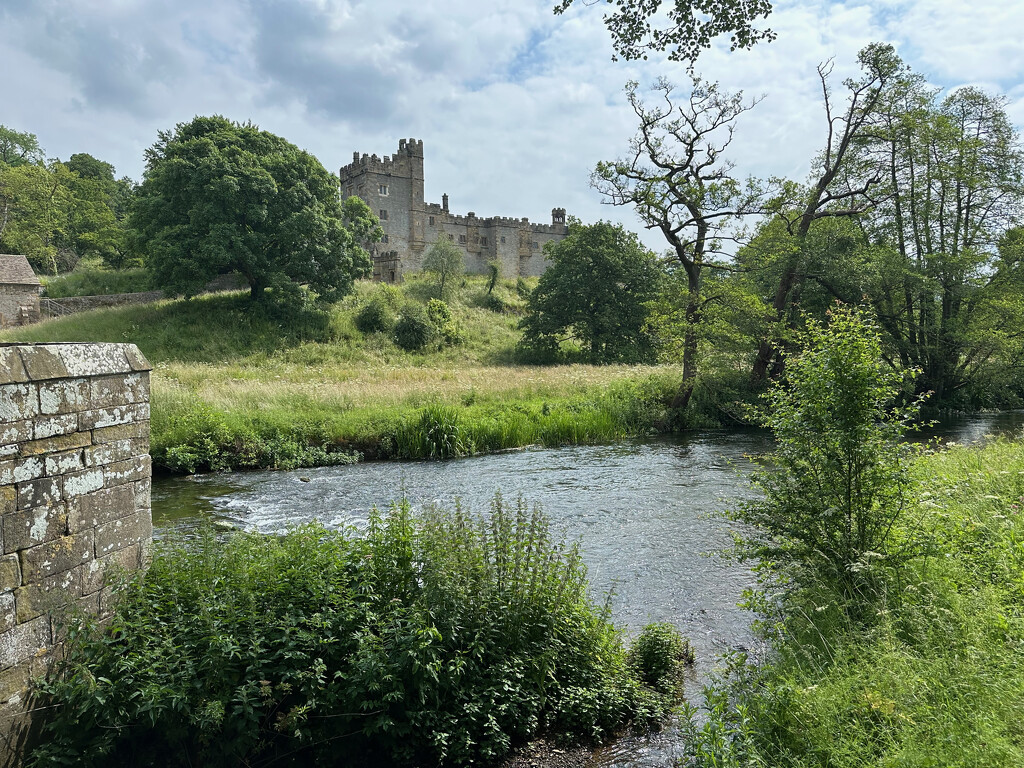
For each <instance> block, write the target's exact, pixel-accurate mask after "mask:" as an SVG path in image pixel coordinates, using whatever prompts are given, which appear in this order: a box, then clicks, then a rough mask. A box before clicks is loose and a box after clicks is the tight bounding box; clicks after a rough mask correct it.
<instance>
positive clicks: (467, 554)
mask: <svg viewBox="0 0 1024 768" xmlns="http://www.w3.org/2000/svg"><path fill="white" fill-rule="evenodd" d="M83 621H84V620H83ZM619 638H620V636H619V634H618V633H617V632H616V631H615V629H614V628H613V627H612V626H611V625H610V624H609V623H608V621H607V620H606V618H605V616H604V615H603V614H602V613H601V612H599V611H598V610H596V609H595V608H594V607H593V605H592V604H591V602H590V600H589V597H588V594H587V583H586V578H585V568H584V566H583V564H582V563H581V561H580V558H579V554H578V552H577V550H576V549H575V548H574V547H566V546H564V545H563V544H561V543H558V542H555V541H553V540H552V539H551V537H550V534H549V528H548V522H547V520H546V518H545V517H544V515H543V513H542V512H541V511H540V510H539V509H538V508H534V510H533V511H532V512H531V511H530V510H528V509H527V507H526V505H525V504H524V503H523V502H522V501H520V502H519V504H518V505H516V504H511V505H510V504H506V503H505V502H504V501H503V500H502V499H501V498H500V496H499V497H496V498H495V500H494V501H493V503H492V505H491V510H490V515H489V516H488V517H487V518H477V517H473V516H471V515H469V514H468V513H466V512H464V511H463V510H461V509H459V508H456V509H455V511H454V512H446V511H444V510H440V509H428V510H426V511H425V512H423V513H422V514H420V515H415V514H413V513H412V512H411V510H410V507H409V505H408V504H407V503H401V504H397V505H394V506H393V507H392V508H391V510H390V511H389V512H388V513H386V514H380V513H378V512H376V511H374V512H373V513H372V514H371V517H370V522H369V526H368V528H367V530H366V534H365V536H364V537H362V538H357V537H355V536H354V535H352V534H351V533H350V532H336V531H329V530H326V529H324V528H323V527H321V526H319V525H316V524H313V525H307V526H303V527H301V528H296V529H293V530H292V531H290V532H288V533H286V534H284V535H281V536H264V535H260V534H246V533H236V534H233V535H231V536H230V537H229V538H227V539H226V540H224V541H221V540H218V539H217V538H216V537H214V536H213V535H212V534H210V533H206V534H204V535H202V536H201V537H200V538H198V539H197V540H192V541H188V542H185V541H178V542H167V541H164V542H161V543H160V544H158V545H157V551H156V554H155V557H154V559H153V564H152V566H151V568H150V570H149V572H148V573H145V574H135V575H132V576H131V577H130V579H129V580H128V581H127V583H126V584H125V585H124V586H123V587H122V590H121V599H120V602H119V604H118V606H117V609H116V613H115V616H114V617H113V619H112V620H111V623H110V626H109V630H108V631H103V630H102V629H100V628H99V627H97V626H96V625H95V624H94V623H93V624H90V623H88V622H84V623H80V624H75V625H73V626H72V627H71V628H70V630H69V633H68V643H67V649H68V656H67V659H66V660H65V662H64V663H63V664H62V666H61V668H60V674H59V675H57V676H55V677H53V678H52V679H50V680H49V681H48V682H45V683H43V685H42V691H43V692H44V693H45V694H46V695H48V696H49V697H50V702H49V705H51V706H53V710H52V712H53V713H54V714H53V716H52V718H51V719H50V720H49V721H48V722H47V723H46V725H45V733H44V735H43V740H42V742H41V744H40V746H39V747H38V748H37V750H36V751H35V753H34V754H33V756H32V758H31V760H30V764H31V765H34V766H44V765H68V764H74V765H79V766H82V767H83V768H89V766H99V765H138V766H154V765H160V766H170V767H171V768H177V767H178V766H182V767H183V766H191V765H204V766H208V767H209V768H218V767H219V766H225V767H226V766H238V765H271V764H274V765H285V764H287V765H381V764H383V765H389V766H404V765H436V764H440V763H444V764H447V765H466V764H471V763H472V764H476V763H479V762H485V761H487V762H493V761H495V760H497V759H500V758H501V757H502V756H504V755H505V754H506V753H507V752H508V751H509V749H510V748H511V747H512V746H513V745H514V744H515V743H518V742H521V741H522V740H525V739H527V738H530V737H531V736H533V735H535V734H537V733H538V732H540V731H542V730H551V729H558V730H561V731H563V732H567V733H569V734H571V735H579V736H590V735H598V736H606V735H608V734H609V733H610V732H612V731H613V730H615V729H619V728H622V727H623V726H624V725H625V724H627V723H628V722H629V721H631V720H632V721H634V722H637V723H638V724H639V725H643V726H647V725H651V724H654V723H655V722H656V721H657V719H658V718H660V717H663V716H664V715H665V714H666V713H667V711H668V707H669V705H670V704H671V701H670V699H669V698H668V697H665V696H660V695H658V694H656V693H654V692H651V691H649V690H647V689H645V688H644V687H643V686H642V685H641V684H640V682H639V680H638V679H637V678H636V676H635V674H634V673H633V672H632V670H631V668H630V666H629V665H628V664H627V662H626V658H625V652H624V649H623V648H622V645H621V641H620V639H619Z"/></svg>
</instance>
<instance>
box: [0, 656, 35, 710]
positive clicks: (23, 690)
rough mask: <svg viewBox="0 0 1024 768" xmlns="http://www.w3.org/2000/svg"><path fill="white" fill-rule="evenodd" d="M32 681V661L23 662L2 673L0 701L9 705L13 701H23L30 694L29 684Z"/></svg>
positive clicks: (0, 678)
mask: <svg viewBox="0 0 1024 768" xmlns="http://www.w3.org/2000/svg"><path fill="white" fill-rule="evenodd" d="M31 679H32V662H31V661H23V662H21V663H20V664H15V665H14V666H13V667H10V668H8V669H5V670H4V671H3V672H0V701H2V702H4V703H8V702H10V701H11V699H15V700H16V701H21V700H23V699H24V698H25V696H26V694H27V693H28V684H29V680H31Z"/></svg>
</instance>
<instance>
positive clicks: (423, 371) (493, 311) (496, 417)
mask: <svg viewBox="0 0 1024 768" xmlns="http://www.w3.org/2000/svg"><path fill="white" fill-rule="evenodd" d="M520 288H521V286H519V285H518V284H517V283H516V282H507V283H504V284H499V285H498V286H497V287H496V288H495V289H494V291H493V292H491V293H488V292H487V286H486V283H485V282H484V281H482V280H480V279H475V278H472V279H468V280H467V282H466V284H465V285H464V286H463V288H462V290H461V292H460V294H459V296H458V300H457V301H453V302H452V304H451V307H450V310H451V315H452V323H453V325H452V326H451V327H450V328H448V330H449V331H451V333H449V337H445V338H448V340H447V341H445V340H444V338H441V337H439V340H435V342H433V343H432V344H430V345H428V346H427V347H425V348H424V349H422V350H418V351H408V350H404V349H402V348H401V347H400V346H398V345H397V343H396V342H395V339H394V338H392V337H391V336H389V335H388V334H387V333H385V332H370V331H365V332H364V331H361V330H360V329H359V325H360V322H359V319H358V318H359V315H360V312H361V311H362V310H364V309H365V308H366V307H367V306H368V305H370V304H373V303H374V302H377V303H378V304H386V305H387V306H389V307H394V311H395V312H397V311H399V309H398V308H400V307H402V306H409V305H413V304H422V303H423V302H425V301H427V300H429V298H430V296H431V295H432V294H431V291H432V290H433V289H432V286H431V285H430V284H429V283H427V282H425V281H416V280H411V281H409V282H408V283H407V284H405V285H403V286H402V287H401V289H400V290H399V289H397V288H395V287H393V286H381V285H374V284H369V283H361V284H359V285H358V286H357V290H356V293H355V294H354V295H352V296H349V297H347V298H346V299H345V300H343V301H341V302H339V303H338V304H336V305H334V306H332V307H330V308H327V309H317V308H314V307H303V306H294V307H292V306H278V305H274V304H273V303H267V304H263V305H253V304H251V303H250V302H249V300H248V298H247V297H246V296H244V295H241V294H216V295H208V296H200V297H196V298H194V299H191V300H167V301H162V302H157V303H156V304H151V305H145V306H129V307H114V308H109V309H102V310H95V311H91V312H84V313H81V314H78V315H74V316H72V317H66V318H60V319H54V320H50V321H47V322H43V323H39V324H37V325H35V326H29V327H25V328H18V329H14V330H11V331H7V332H5V333H3V334H0V339H3V340H17V341H23V342H32V341H121V342H123V341H131V342H133V343H135V344H137V345H138V346H139V348H140V349H141V350H142V352H143V354H145V355H146V357H147V358H148V359H149V360H150V362H151V363H153V364H154V370H153V373H152V403H151V405H152V453H153V459H154V465H155V467H156V468H157V469H158V471H159V470H160V469H163V470H165V471H171V472H182V473H194V472H200V471H208V470H223V469H254V468H263V469H270V468H279V469H283V468H296V467H315V466H324V465H330V464H338V463H347V462H351V461H355V460H359V459H362V458H366V459H389V458H406V459H408V458H430V457H447V456H456V455H466V454H471V453H479V452H487V451H497V450H504V449H508V448H518V447H523V446H527V445H544V446H556V445H567V444H585V443H596V442H610V441H612V440H616V439H620V438H623V437H630V436H637V435H644V434H649V433H651V432H653V431H654V430H655V429H656V428H657V427H658V426H661V425H663V424H664V421H665V415H666V412H667V406H668V404H669V403H670V402H671V400H672V397H673V395H674V394H675V389H676V387H677V386H678V382H679V377H680V372H679V370H678V367H677V366H647V367H641V366H635V367H631V366H616V365H613V366H591V365H580V364H574V365H552V366H538V365H529V364H527V362H528V361H527V360H525V359H522V354H521V353H520V352H519V351H518V350H517V346H516V344H517V341H518V339H519V337H520V331H519V330H518V322H519V315H518V314H517V313H519V312H520V311H521V310H522V307H523V300H522V298H521V297H520V296H519V294H518V291H519V290H520Z"/></svg>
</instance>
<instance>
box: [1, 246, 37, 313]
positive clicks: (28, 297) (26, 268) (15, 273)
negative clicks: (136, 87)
mask: <svg viewBox="0 0 1024 768" xmlns="http://www.w3.org/2000/svg"><path fill="white" fill-rule="evenodd" d="M41 286H42V283H40V282H39V278H38V277H36V273H35V272H33V271H32V267H31V266H30V265H29V263H28V259H26V258H25V257H24V256H13V255H9V254H0V328H14V327H15V326H18V325H28V324H29V323H35V322H38V321H39V289H40V287H41Z"/></svg>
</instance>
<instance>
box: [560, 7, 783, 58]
mask: <svg viewBox="0 0 1024 768" xmlns="http://www.w3.org/2000/svg"><path fill="white" fill-rule="evenodd" d="M575 1H576V0H561V1H560V2H559V3H558V4H557V5H556V6H555V13H565V11H567V10H568V9H569V7H570V6H571V5H572V4H573V3H574V2H575ZM663 6H664V7H663ZM771 12H772V4H771V2H770V0H664V2H663V0H619V2H617V3H616V4H615V11H614V12H613V13H608V14H605V16H604V23H605V26H606V27H607V28H608V31H609V32H610V33H611V35H612V46H613V47H614V48H615V53H616V54H617V55H618V56H621V57H622V58H624V59H625V60H626V61H632V60H635V59H646V58H647V55H648V53H650V52H652V51H659V52H662V53H665V52H667V53H668V60H669V61H685V62H688V63H689V65H690V67H691V68H692V67H693V65H694V64H695V63H696V61H697V57H698V56H700V54H701V52H702V51H704V50H706V49H708V48H710V47H711V43H712V42H713V41H714V39H715V38H717V37H721V36H723V35H728V36H729V42H730V45H731V47H732V50H735V49H737V48H750V47H752V46H753V45H754V44H755V43H758V42H760V41H771V40H774V39H775V33H774V32H772V31H771V30H770V29H758V28H757V27H755V26H754V25H755V24H756V23H757V21H758V20H759V19H764V18H767V17H768V14H770V13H771ZM613 58H614V57H613Z"/></svg>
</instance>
